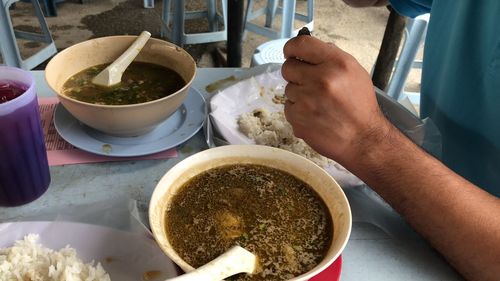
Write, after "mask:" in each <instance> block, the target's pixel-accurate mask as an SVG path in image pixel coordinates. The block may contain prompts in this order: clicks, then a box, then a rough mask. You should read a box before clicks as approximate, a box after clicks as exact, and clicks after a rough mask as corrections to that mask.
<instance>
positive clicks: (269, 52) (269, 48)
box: [251, 38, 289, 66]
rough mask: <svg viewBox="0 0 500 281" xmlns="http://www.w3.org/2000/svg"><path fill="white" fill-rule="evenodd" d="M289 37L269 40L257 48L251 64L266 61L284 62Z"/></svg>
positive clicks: (255, 64)
mask: <svg viewBox="0 0 500 281" xmlns="http://www.w3.org/2000/svg"><path fill="white" fill-rule="evenodd" d="M288 40H289V38H284V39H275V40H271V41H268V42H266V43H264V44H262V45H260V46H258V47H257V49H255V52H254V54H253V56H252V64H251V66H257V65H261V64H266V63H284V62H285V56H284V55H283V47H284V46H285V43H286V42H287V41H288Z"/></svg>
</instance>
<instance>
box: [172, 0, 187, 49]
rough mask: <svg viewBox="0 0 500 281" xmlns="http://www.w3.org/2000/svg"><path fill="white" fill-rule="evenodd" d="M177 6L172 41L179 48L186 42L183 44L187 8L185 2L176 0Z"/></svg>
mask: <svg viewBox="0 0 500 281" xmlns="http://www.w3.org/2000/svg"><path fill="white" fill-rule="evenodd" d="M175 5H176V12H175V13H174V18H173V22H174V26H173V30H172V41H173V42H174V44H176V45H177V46H181V47H182V46H183V45H184V44H183V43H184V42H182V35H183V34H184V13H185V6H184V0H176V1H175Z"/></svg>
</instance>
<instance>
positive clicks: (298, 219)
mask: <svg viewBox="0 0 500 281" xmlns="http://www.w3.org/2000/svg"><path fill="white" fill-rule="evenodd" d="M149 216H150V225H151V229H152V231H153V234H154V236H155V239H156V240H157V242H158V243H159V245H160V247H161V248H162V249H163V250H164V251H165V253H166V254H167V255H168V256H169V257H170V258H171V259H172V260H173V261H174V262H175V263H177V264H178V265H179V266H180V267H181V268H182V269H183V270H185V271H191V270H193V269H194V268H197V267H200V266H201V265H204V264H206V263H208V262H209V261H211V260H213V259H214V258H216V257H217V256H219V255H221V254H222V253H224V252H225V251H226V250H228V249H229V248H231V247H232V246H235V245H239V246H241V247H244V248H245V249H247V250H249V251H251V252H252V253H254V254H255V255H256V256H257V257H258V259H259V266H258V269H257V271H256V272H255V273H254V274H252V275H249V274H240V275H237V276H234V277H231V278H230V279H228V280H237V281H243V280H252V281H260V280H308V279H310V278H311V277H312V276H314V275H316V274H318V273H319V272H321V271H322V270H324V269H325V268H326V267H328V266H329V265H330V264H331V263H332V262H333V261H335V259H336V258H338V256H339V255H340V253H341V252H342V250H343V249H344V247H345V245H346V243H347V240H348V238H349V234H350V230H351V213H350V208H349V204H348V202H347V199H346V196H345V195H344V193H343V191H342V189H341V188H340V187H339V185H338V184H337V183H336V182H335V180H334V179H333V178H332V177H331V176H330V175H329V174H328V173H326V172H325V171H324V170H323V169H321V168H320V167H319V166H317V165H315V164H314V163H312V162H311V161H309V160H307V159H306V158H303V157H301V156H298V155H296V154H293V153H291V152H288V151H285V150H281V149H277V148H272V147H267V146H259V145H242V146H240V145H230V146H223V147H218V148H214V149H209V150H206V151H203V152H200V153H197V154H195V155H193V156H191V157H189V158H187V159H185V160H183V161H182V162H180V163H179V164H177V165H176V166H174V167H173V168H172V169H170V170H169V171H168V172H167V174H165V176H164V177H163V178H162V179H161V181H160V182H159V183H158V185H157V187H156V188H155V190H154V192H153V196H152V198H151V201H150V209H149Z"/></svg>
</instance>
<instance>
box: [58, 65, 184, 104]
mask: <svg viewBox="0 0 500 281" xmlns="http://www.w3.org/2000/svg"><path fill="white" fill-rule="evenodd" d="M108 65H109V64H100V65H96V66H92V67H90V68H87V69H85V70H83V71H81V72H79V73H77V74H76V75H74V76H72V77H71V78H70V79H68V81H66V82H65V83H64V85H63V89H62V92H63V94H64V95H66V96H68V97H71V98H74V99H77V100H79V101H83V102H88V103H93V104H106V105H125V104H136V103H143V102H148V101H153V100H157V99H160V98H163V97H166V96H168V95H170V94H172V93H175V92H176V91H178V90H180V89H181V88H182V87H184V85H186V82H185V81H184V79H183V78H182V77H181V76H180V75H179V74H178V73H177V72H175V71H174V70H172V69H169V68H166V67H164V66H161V65H156V64H152V63H145V62H132V63H131V64H130V65H129V67H127V69H126V70H125V72H124V73H123V76H122V80H121V83H119V84H118V85H116V86H112V87H102V86H98V85H95V84H93V83H92V79H93V78H94V77H95V76H96V75H97V74H99V72H101V71H102V70H103V69H105V68H106V67H107V66H108Z"/></svg>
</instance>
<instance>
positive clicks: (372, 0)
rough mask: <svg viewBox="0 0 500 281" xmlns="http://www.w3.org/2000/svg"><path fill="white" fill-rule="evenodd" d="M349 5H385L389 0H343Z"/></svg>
mask: <svg viewBox="0 0 500 281" xmlns="http://www.w3.org/2000/svg"><path fill="white" fill-rule="evenodd" d="M343 1H344V2H345V3H346V4H347V5H349V6H351V7H372V6H386V5H388V4H389V0H343Z"/></svg>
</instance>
